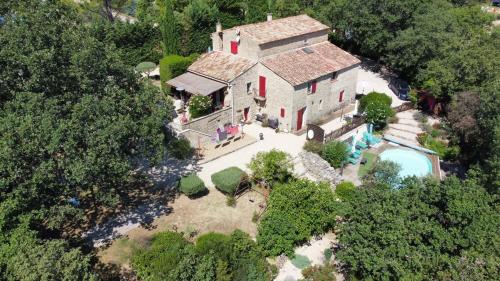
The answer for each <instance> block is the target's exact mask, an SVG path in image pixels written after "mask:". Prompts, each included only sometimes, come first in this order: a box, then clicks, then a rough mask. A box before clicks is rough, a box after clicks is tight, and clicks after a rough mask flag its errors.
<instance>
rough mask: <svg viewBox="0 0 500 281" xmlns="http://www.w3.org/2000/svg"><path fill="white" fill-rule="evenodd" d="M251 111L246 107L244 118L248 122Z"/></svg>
mask: <svg viewBox="0 0 500 281" xmlns="http://www.w3.org/2000/svg"><path fill="white" fill-rule="evenodd" d="M249 111H250V107H245V109H243V118H245V121H248V112H249Z"/></svg>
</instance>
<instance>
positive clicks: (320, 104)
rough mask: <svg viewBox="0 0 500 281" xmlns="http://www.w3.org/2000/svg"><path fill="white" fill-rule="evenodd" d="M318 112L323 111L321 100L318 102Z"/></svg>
mask: <svg viewBox="0 0 500 281" xmlns="http://www.w3.org/2000/svg"><path fill="white" fill-rule="evenodd" d="M319 110H323V100H319Z"/></svg>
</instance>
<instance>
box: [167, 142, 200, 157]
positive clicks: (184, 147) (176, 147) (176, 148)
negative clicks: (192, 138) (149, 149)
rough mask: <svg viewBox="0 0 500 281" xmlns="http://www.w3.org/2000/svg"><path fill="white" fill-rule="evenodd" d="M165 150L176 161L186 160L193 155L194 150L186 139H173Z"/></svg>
mask: <svg viewBox="0 0 500 281" xmlns="http://www.w3.org/2000/svg"><path fill="white" fill-rule="evenodd" d="M167 150H168V151H169V152H170V154H171V155H172V156H174V157H175V158H177V159H181V160H182V159H186V158H189V157H191V156H192V155H193V153H194V149H193V148H192V147H191V143H189V141H188V140H187V139H184V138H180V139H173V140H172V141H170V143H169V144H168V146H167Z"/></svg>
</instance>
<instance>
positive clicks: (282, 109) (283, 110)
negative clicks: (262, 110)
mask: <svg viewBox="0 0 500 281" xmlns="http://www.w3.org/2000/svg"><path fill="white" fill-rule="evenodd" d="M280 116H281V117H282V118H285V108H284V107H282V108H281V111H280Z"/></svg>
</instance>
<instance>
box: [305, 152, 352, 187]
mask: <svg viewBox="0 0 500 281" xmlns="http://www.w3.org/2000/svg"><path fill="white" fill-rule="evenodd" d="M299 158H300V159H301V161H302V165H303V166H304V169H305V170H306V172H307V173H308V174H309V175H311V176H313V177H314V178H316V180H318V181H323V182H328V183H330V185H331V187H332V189H334V190H335V186H336V185H337V184H338V183H340V182H341V180H342V177H341V176H340V175H339V173H337V171H335V169H334V168H333V167H332V166H330V164H328V162H326V161H325V160H324V159H323V158H321V157H320V156H319V155H318V154H316V153H312V152H307V151H306V152H301V153H299Z"/></svg>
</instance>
